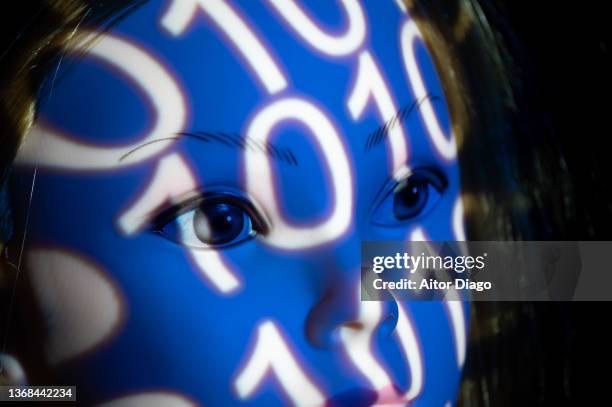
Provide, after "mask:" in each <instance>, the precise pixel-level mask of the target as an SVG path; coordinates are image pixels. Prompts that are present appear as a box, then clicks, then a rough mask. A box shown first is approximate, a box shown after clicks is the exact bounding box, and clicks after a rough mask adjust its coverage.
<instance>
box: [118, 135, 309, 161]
mask: <svg viewBox="0 0 612 407" xmlns="http://www.w3.org/2000/svg"><path fill="white" fill-rule="evenodd" d="M185 137H189V138H193V139H195V140H199V141H202V142H204V143H216V144H221V145H223V146H225V147H228V148H234V149H239V150H243V151H247V150H249V151H254V152H259V153H261V154H265V155H267V156H268V157H270V158H272V159H274V160H277V161H279V162H284V163H286V164H288V165H292V166H297V165H298V161H297V158H295V154H293V152H292V151H291V150H290V149H289V148H286V147H278V146H276V145H274V144H273V143H272V142H270V141H266V143H261V142H258V141H253V140H248V141H247V140H246V139H245V138H244V137H241V136H240V135H239V134H237V133H227V132H222V131H214V132H209V131H196V132H181V133H177V134H176V136H174V137H165V138H161V139H157V140H153V141H149V142H147V143H144V144H141V145H139V146H137V147H136V148H134V149H132V150H130V151H128V152H127V153H125V154H124V155H123V156H121V157H120V158H119V162H121V161H123V160H124V159H125V158H127V157H128V156H129V155H130V154H133V153H135V152H136V151H138V150H140V149H141V148H144V147H147V146H150V145H151V144H154V143H157V142H160V141H168V140H179V139H181V138H185Z"/></svg>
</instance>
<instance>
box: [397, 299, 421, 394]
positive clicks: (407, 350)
mask: <svg viewBox="0 0 612 407" xmlns="http://www.w3.org/2000/svg"><path fill="white" fill-rule="evenodd" d="M397 309H398V312H399V315H398V319H397V327H396V328H395V335H396V336H397V338H398V339H399V341H400V344H401V345H402V350H403V351H404V356H405V357H406V360H407V361H408V367H409V369H410V388H409V389H408V391H407V392H406V393H405V394H404V398H405V399H406V400H412V399H414V398H416V397H417V396H418V395H419V394H420V393H421V390H422V389H423V360H422V359H421V351H420V345H419V340H418V339H417V335H416V331H415V329H414V326H413V325H412V321H411V320H410V318H408V315H407V314H406V311H404V308H403V307H402V304H401V303H399V302H398V304H397Z"/></svg>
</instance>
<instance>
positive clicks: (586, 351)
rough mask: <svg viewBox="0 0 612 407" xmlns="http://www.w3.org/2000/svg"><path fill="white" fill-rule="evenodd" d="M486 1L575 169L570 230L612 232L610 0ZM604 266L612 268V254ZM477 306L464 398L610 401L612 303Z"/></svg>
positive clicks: (520, 77) (468, 401) (530, 96)
mask: <svg viewBox="0 0 612 407" xmlns="http://www.w3.org/2000/svg"><path fill="white" fill-rule="evenodd" d="M478 2H479V3H480V5H481V7H482V8H483V10H484V12H485V14H486V16H487V19H488V20H489V22H490V24H491V25H492V26H493V28H494V30H495V31H496V32H497V35H498V36H499V38H500V39H502V40H503V42H504V43H505V44H506V45H507V47H508V50H509V53H510V56H511V58H512V60H513V69H514V70H515V72H514V73H515V74H516V75H515V79H514V80H516V81H519V82H520V83H516V84H514V85H515V89H518V90H519V93H521V94H520V95H519V104H520V105H519V108H520V109H523V110H528V111H529V114H530V117H531V119H532V120H537V121H539V122H540V123H538V126H542V128H543V129H544V131H547V132H549V133H550V134H551V135H552V138H553V140H555V142H556V143H557V144H558V146H559V148H560V151H561V153H562V155H563V157H564V160H565V163H566V165H567V167H568V172H569V174H570V178H571V182H572V184H573V187H574V194H572V197H571V198H570V199H572V200H573V204H574V206H575V219H574V220H573V221H572V222H571V223H569V224H568V230H567V231H566V232H565V233H564V236H563V238H564V239H567V240H612V169H611V168H612V165H611V164H612V157H611V155H610V151H609V149H610V146H611V145H612V143H610V140H609V139H610V137H611V136H612V131H610V120H611V119H612V103H610V100H609V98H610V96H611V93H610V91H611V90H612V87H611V86H610V85H611V74H612V70H611V69H610V68H611V66H610V46H611V44H610V41H609V29H608V27H609V26H610V24H611V23H610V13H609V11H608V5H607V3H606V2H597V3H595V2H580V3H577V2H552V1H520V0H478ZM557 181H558V180H557V179H555V178H554V177H552V178H551V179H550V180H549V182H550V183H552V184H554V183H555V182H557ZM602 272H612V261H611V262H610V263H608V264H602ZM611 289H612V287H611ZM477 311H478V312H479V313H480V316H481V318H480V319H481V320H482V321H486V322H484V323H482V324H479V325H478V326H472V330H473V332H472V334H473V339H474V337H476V340H473V341H472V343H471V344H470V349H469V351H468V362H467V368H466V374H465V380H464V386H463V388H462V394H463V398H462V405H463V406H511V405H513V406H517V405H518V406H549V405H555V406H564V405H590V404H591V403H597V404H600V403H601V404H605V405H607V404H609V403H610V402H609V401H608V400H609V399H610V396H611V395H612V374H610V373H609V371H608V369H609V367H610V366H612V358H611V357H610V355H611V349H612V334H611V332H612V330H611V329H610V321H612V318H610V316H611V315H612V303H537V304H529V303H521V304H511V303H506V304H503V303H502V304H486V305H483V306H480V308H479V309H477ZM483 316H484V317H483ZM591 400H592V401H591Z"/></svg>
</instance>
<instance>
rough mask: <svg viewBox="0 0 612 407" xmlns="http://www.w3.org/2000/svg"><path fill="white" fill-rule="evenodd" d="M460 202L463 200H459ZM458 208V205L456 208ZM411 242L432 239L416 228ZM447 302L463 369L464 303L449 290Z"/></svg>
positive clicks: (411, 235) (459, 363) (464, 337)
mask: <svg viewBox="0 0 612 407" xmlns="http://www.w3.org/2000/svg"><path fill="white" fill-rule="evenodd" d="M458 199H459V200H460V199H461V198H458ZM455 207H456V208H457V204H456V206H455ZM462 208H463V206H462V205H461V207H460V208H458V209H456V211H459V210H461V209H462ZM455 234H456V235H455V239H457V240H458V241H459V240H461V239H460V236H457V231H455ZM410 240H411V241H416V242H426V241H429V240H430V239H429V238H428V236H427V233H426V232H425V230H424V229H423V228H421V227H418V228H416V229H415V230H414V231H413V232H412V233H411V234H410ZM447 298H448V299H447V300H444V306H445V307H446V310H447V312H448V317H449V319H450V325H451V328H452V331H453V339H454V341H455V355H456V356H457V366H458V367H459V368H460V369H461V367H462V366H463V364H464V363H465V355H466V350H467V327H466V326H465V323H466V321H465V312H464V310H463V302H462V301H459V300H457V298H458V294H457V293H456V291H455V290H449V292H448V294H447Z"/></svg>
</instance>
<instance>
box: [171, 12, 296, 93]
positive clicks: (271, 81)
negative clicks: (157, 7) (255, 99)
mask: <svg viewBox="0 0 612 407" xmlns="http://www.w3.org/2000/svg"><path fill="white" fill-rule="evenodd" d="M198 9H201V10H202V11H203V12H204V13H206V15H207V16H209V17H210V18H211V19H212V21H213V22H214V23H215V24H216V25H217V26H218V27H219V28H220V29H221V30H222V31H223V32H224V34H225V35H226V36H227V37H228V38H229V40H230V41H231V42H232V43H233V44H234V46H235V47H236V49H237V50H238V51H239V52H240V53H241V54H242V56H243V57H244V58H245V60H246V61H247V62H248V63H249V64H250V65H251V67H252V69H253V70H254V71H255V74H256V75H257V76H258V78H259V80H260V81H261V83H262V84H263V85H264V87H265V88H266V90H267V91H268V93H271V94H274V93H276V92H279V91H281V90H283V89H285V88H286V87H287V80H286V79H285V76H284V75H283V73H282V72H281V70H280V68H279V67H278V65H277V64H276V63H275V62H274V59H273V58H272V56H271V55H270V53H269V52H268V51H267V50H266V48H265V47H264V45H263V44H262V43H261V41H259V39H258V38H257V36H256V35H255V33H253V31H252V30H251V29H250V28H249V26H248V25H247V24H246V23H245V22H244V21H243V19H242V18H241V17H240V16H239V15H238V13H237V12H236V11H234V10H233V9H232V8H231V7H230V6H229V5H228V4H227V3H226V2H225V1H224V0H173V1H172V3H171V4H170V7H169V8H168V10H167V11H166V13H165V14H164V16H163V17H162V20H161V25H162V26H163V27H164V28H165V29H166V30H168V31H169V32H170V33H171V34H172V35H175V36H178V35H180V34H182V33H183V32H184V31H185V30H186V29H187V27H188V26H189V24H190V23H191V22H192V21H193V19H194V17H195V14H196V12H197V11H198Z"/></svg>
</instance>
